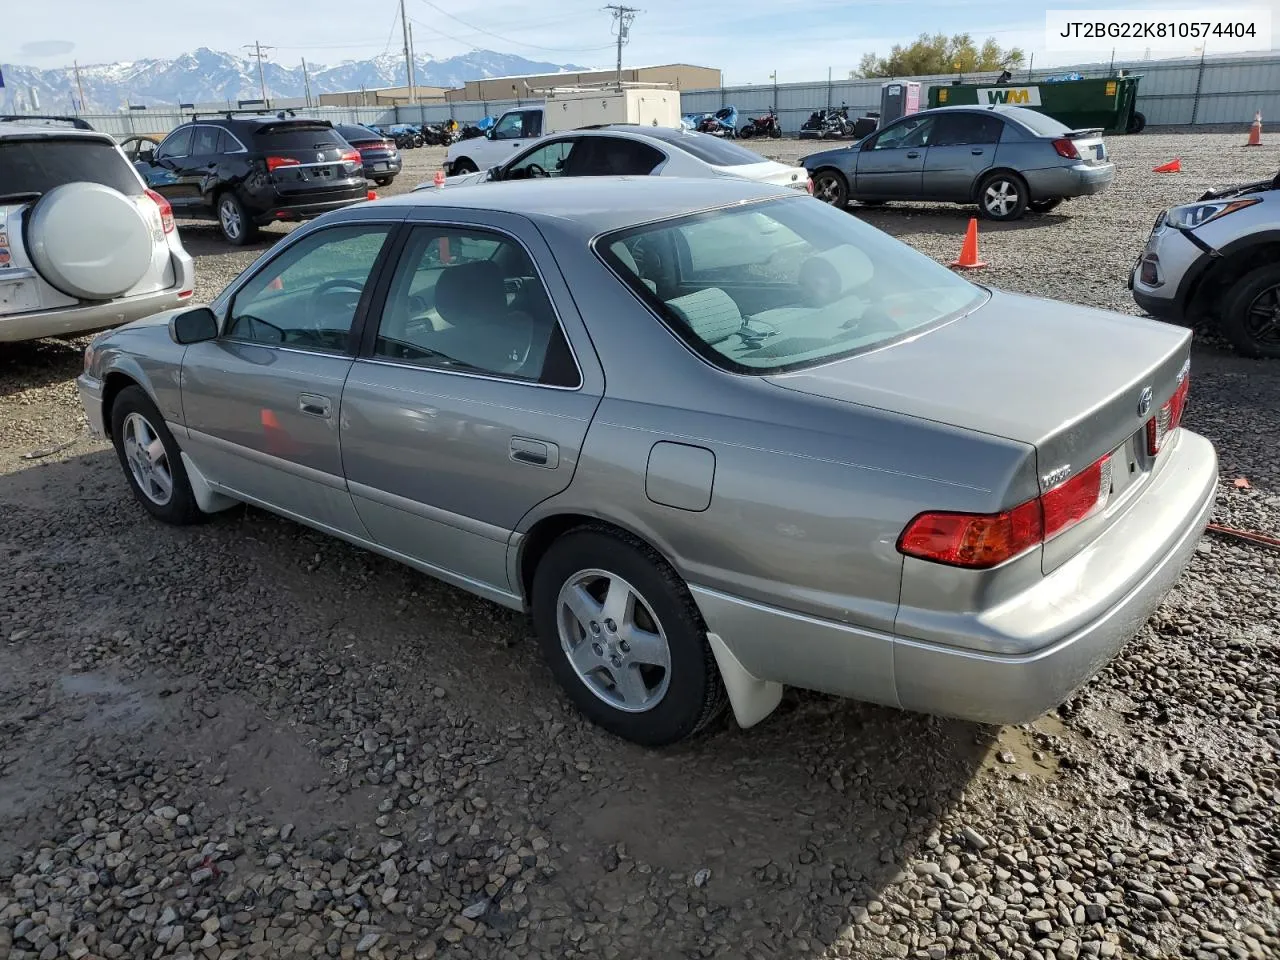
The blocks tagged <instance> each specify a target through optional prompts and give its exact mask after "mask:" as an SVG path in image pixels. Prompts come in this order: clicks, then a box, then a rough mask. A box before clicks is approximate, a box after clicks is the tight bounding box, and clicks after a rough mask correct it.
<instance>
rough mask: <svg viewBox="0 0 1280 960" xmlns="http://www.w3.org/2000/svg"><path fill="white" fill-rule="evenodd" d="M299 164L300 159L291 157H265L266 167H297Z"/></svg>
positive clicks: (276, 168) (271, 168)
mask: <svg viewBox="0 0 1280 960" xmlns="http://www.w3.org/2000/svg"><path fill="white" fill-rule="evenodd" d="M297 166H301V161H298V160H295V159H293V157H267V169H268V170H279V169H280V168H281V167H297Z"/></svg>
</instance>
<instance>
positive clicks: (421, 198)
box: [374, 176, 805, 237]
mask: <svg viewBox="0 0 1280 960" xmlns="http://www.w3.org/2000/svg"><path fill="white" fill-rule="evenodd" d="M804 196H805V195H804V194H798V193H797V192H796V191H795V190H793V189H791V188H789V187H780V186H775V185H772V184H764V183H756V182H754V181H751V180H744V179H740V178H738V177H648V176H628V177H561V178H553V179H551V180H508V181H502V182H499V183H484V184H473V185H467V186H457V187H451V188H450V189H448V190H433V189H430V188H428V189H425V190H415V191H413V192H412V193H405V194H399V195H397V196H393V197H386V198H384V199H382V200H376V201H374V203H376V204H382V205H387V206H401V205H404V206H422V207H445V208H450V207H452V208H455V209H457V208H462V209H468V210H476V211H482V210H487V211H495V212H504V213H516V214H519V215H521V216H524V217H527V218H528V219H530V220H532V221H534V222H535V223H536V222H538V221H556V222H558V223H559V224H560V225H562V226H563V225H564V224H566V223H569V224H574V225H575V226H577V227H578V228H579V229H578V232H579V233H581V234H582V235H584V236H588V237H593V236H595V235H596V234H599V233H605V232H608V231H612V230H620V229H622V228H624V227H631V226H636V225H639V224H642V223H651V222H653V221H655V220H669V219H673V218H675V217H681V216H685V215H688V214H692V213H698V212H700V211H703V210H712V209H715V208H717V207H724V206H730V205H732V204H736V203H747V202H751V201H753V200H768V199H773V198H785V197H804Z"/></svg>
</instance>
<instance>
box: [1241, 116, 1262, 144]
mask: <svg viewBox="0 0 1280 960" xmlns="http://www.w3.org/2000/svg"><path fill="white" fill-rule="evenodd" d="M1245 146H1246V147H1260V146H1262V111H1261V110H1259V111H1258V112H1256V113H1255V114H1254V115H1253V123H1252V125H1250V127H1249V140H1248V142H1247V143H1245Z"/></svg>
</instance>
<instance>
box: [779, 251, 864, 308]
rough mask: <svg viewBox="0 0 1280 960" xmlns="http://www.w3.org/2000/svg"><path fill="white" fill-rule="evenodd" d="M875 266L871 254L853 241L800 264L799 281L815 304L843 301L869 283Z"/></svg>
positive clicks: (804, 292)
mask: <svg viewBox="0 0 1280 960" xmlns="http://www.w3.org/2000/svg"><path fill="white" fill-rule="evenodd" d="M874 275H875V267H873V266H872V265H871V261H870V260H869V259H867V255H866V254H865V253H863V252H862V251H861V250H859V249H858V248H857V247H855V246H852V245H851V244H847V243H845V244H841V245H840V246H838V247H832V248H831V249H830V250H827V251H825V252H824V253H818V254H815V255H813V256H812V257H810V258H809V259H808V260H806V261H805V262H804V263H803V264H801V266H800V274H799V276H798V277H797V282H798V283H799V285H800V289H801V291H802V292H803V296H804V298H805V300H806V301H807V302H808V303H809V304H810V305H811V306H818V307H820V306H823V305H824V304H828V303H831V302H833V301H835V300H839V299H840V298H841V297H843V296H845V295H846V294H848V293H852V292H853V291H854V290H856V289H857V288H858V287H861V286H862V285H863V284H865V283H867V282H868V281H869V280H870V279H871V278H872V277H873V276H874Z"/></svg>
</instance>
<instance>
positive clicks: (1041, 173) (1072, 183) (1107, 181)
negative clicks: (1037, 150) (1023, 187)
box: [1027, 163, 1116, 200]
mask: <svg viewBox="0 0 1280 960" xmlns="http://www.w3.org/2000/svg"><path fill="white" fill-rule="evenodd" d="M1115 177H1116V168H1115V166H1114V165H1113V164H1110V163H1103V164H1098V165H1096V166H1091V165H1090V164H1087V163H1077V164H1073V165H1072V166H1069V167H1047V168H1045V169H1043V170H1034V171H1031V172H1029V173H1028V174H1027V185H1028V186H1029V187H1030V188H1031V198H1032V199H1033V200H1047V199H1049V198H1050V197H1087V196H1091V195H1092V194H1095V193H1102V192H1103V191H1104V190H1106V189H1107V188H1108V187H1110V186H1111V181H1113V180H1114V179H1115Z"/></svg>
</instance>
